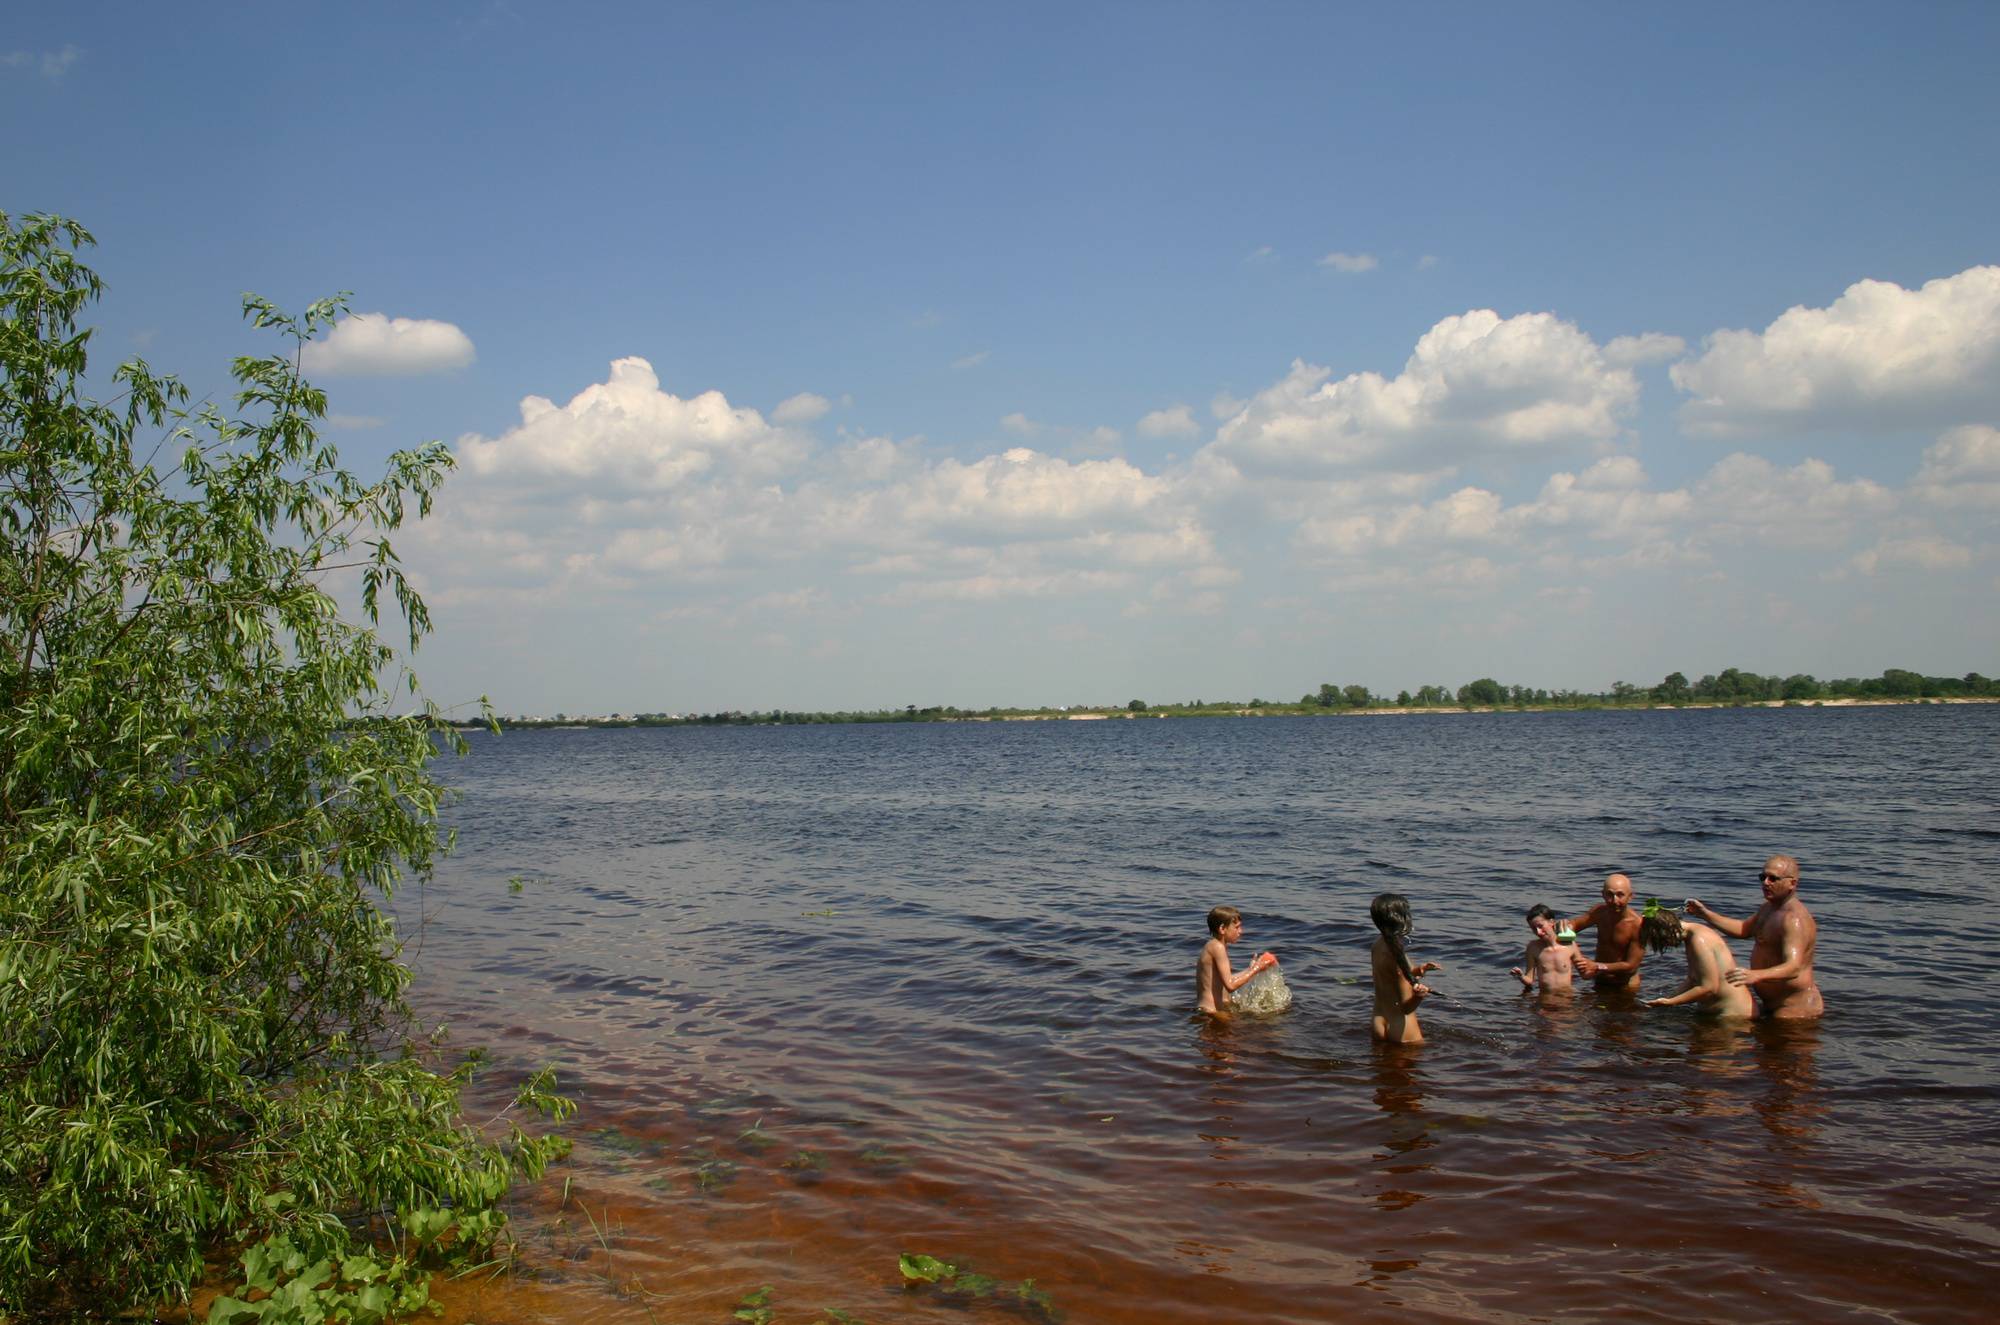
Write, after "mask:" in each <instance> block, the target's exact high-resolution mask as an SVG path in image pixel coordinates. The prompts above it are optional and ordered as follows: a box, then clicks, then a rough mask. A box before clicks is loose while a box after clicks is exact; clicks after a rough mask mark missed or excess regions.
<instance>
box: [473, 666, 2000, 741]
mask: <svg viewBox="0 0 2000 1325" xmlns="http://www.w3.org/2000/svg"><path fill="white" fill-rule="evenodd" d="M1996 697H2000V682H1996V681H1994V680H1991V679H1989V678H1987V677H1986V676H1983V675H1981V674H1980V673H1978V672H1967V673H1966V674H1965V675H1964V676H1925V675H1923V674H1921V673H1919V672H1913V671H1909V670H1906V669H1904V668H1900V667H1891V668H1889V669H1887V670H1886V671H1884V672H1883V673H1882V675H1880V676H1869V677H1843V678H1840V679H1837V680H1828V681H1822V680H1819V679H1818V678H1816V677H1813V676H1810V675H1807V674H1806V673H1803V672H1796V673H1793V674H1792V675H1790V676H1777V675H1771V676H1763V675H1760V674H1758V673H1756V672H1746V671H1743V670H1742V669H1740V668H1736V667H1725V668H1724V669H1723V670H1722V671H1720V672H1717V673H1711V674H1709V675H1706V676H1703V677H1701V678H1700V679H1699V680H1696V681H1689V680H1688V679H1687V677H1686V675H1685V674H1683V673H1681V672H1669V673H1667V675H1666V676H1665V677H1663V678H1662V679H1661V680H1660V682H1659V683H1658V684H1657V685H1652V686H1638V685H1633V684H1631V683H1630V682H1626V681H1614V682H1612V684H1611V688H1610V689H1608V690H1600V691H1589V690H1562V689H1557V690H1549V689H1544V688H1537V687H1529V686H1522V685H1503V684H1501V683H1500V682H1499V681H1496V680H1494V679H1493V678H1492V677H1488V676H1482V677H1480V678H1479V679H1478V680H1476V681H1468V682H1467V683H1465V684H1464V685H1461V686H1458V687H1457V688H1455V689H1454V688H1452V687H1449V686H1443V685H1423V686H1418V687H1417V688H1416V689H1415V690H1401V691H1398V692H1397V693H1396V695H1395V697H1394V698H1390V697H1389V696H1387V695H1377V694H1375V693H1373V692H1372V691H1370V690H1369V689H1368V687H1367V686H1364V685H1345V686H1338V685H1334V684H1333V683H1332V682H1325V683H1323V684H1322V685H1321V686H1320V687H1319V689H1318V690H1317V691H1311V692H1308V693H1306V694H1304V695H1301V696H1300V697H1299V699H1298V701H1297V702H1296V703H1286V702H1284V701H1282V700H1267V699H1263V698H1252V699H1249V700H1247V701H1246V700H1235V699H1222V700H1204V699H1190V700H1185V701H1182V702H1179V703H1167V704H1152V703H1148V702H1147V701H1145V700H1143V699H1133V700H1130V701H1128V702H1127V703H1125V704H1122V705H1110V706H1106V705H1096V704H1069V705H1061V706H1055V705H1050V706H1045V707H1041V708H1005V707H998V706H995V707H989V708H983V709H978V708H960V707H958V706H956V705H952V704H932V705H928V706H918V705H916V704H907V705H905V706H904V707H902V708H885V709H844V710H830V711H818V710H816V711H805V710H795V709H776V708H774V709H761V710H760V709H721V710H717V711H716V712H713V713H664V712H660V713H633V714H623V713H618V714H612V715H610V716H609V717H586V716H575V717H572V716H570V715H568V714H566V713H558V714H556V715H555V716H554V717H552V718H515V717H508V718H502V719H500V724H501V725H502V726H508V727H550V726H586V727H714V726H751V725H755V726H772V725H798V724H821V723H876V722H954V721H964V720H967V719H978V718H989V719H990V718H1007V717H1028V716H1034V715H1041V714H1053V713H1108V712H1114V711H1123V712H1126V713H1151V714H1158V715H1161V716H1167V715H1174V716H1197V715H1202V714H1216V715H1220V714H1233V713H1241V712H1244V711H1251V712H1258V713H1273V714H1277V713H1320V712H1334V711H1349V712H1351V711H1355V710H1363V709H1383V708H1416V709H1425V708H1435V709H1448V708H1459V709H1471V708H1521V709H1526V708H1564V709H1596V708H1651V707H1655V706H1659V705H1668V706H1673V705H1682V704H1724V705H1730V704H1764V703H1779V702H1781V703H1788V704H1811V703H1823V702H1825V701H1826V700H1829V699H1888V700H1925V699H1986V698H1996Z"/></svg>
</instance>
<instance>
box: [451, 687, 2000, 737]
mask: <svg viewBox="0 0 2000 1325" xmlns="http://www.w3.org/2000/svg"><path fill="white" fill-rule="evenodd" d="M1931 704H2000V695H1938V696H1932V697H1929V698H1905V697H1900V696H1895V697H1891V696H1867V697H1853V696H1841V697H1839V698H1833V699H1753V700H1741V701H1731V702H1728V703H1724V702H1721V701H1716V700H1698V701H1689V702H1688V703H1685V704H1669V703H1655V702H1650V701H1649V702H1645V703H1632V704H1546V703H1545V704H1470V705H1468V704H1432V705H1398V704H1385V705H1380V706H1375V705H1370V706H1366V707H1361V708H1338V709H1327V708H1316V707H1308V706H1305V705H1299V704H1271V705H1265V706H1263V707H1260V708H1248V707H1244V706H1241V705H1217V706H1214V707H1202V708H1190V707H1172V708H1151V707H1149V708H1146V709H1143V710H1137V711H1135V710H1131V709H1121V708H1102V709H1095V708H1088V709H1026V710H1017V711H1011V712H988V713H964V712H957V713H949V714H943V713H932V712H925V713H918V714H914V715H906V714H905V713H903V712H900V711H896V710H883V711H881V712H879V713H854V714H846V713H805V712H800V713H791V712H785V711H780V712H773V713H744V714H727V715H712V716H690V717H667V718H654V717H646V718H632V717H624V716H622V715H611V716H606V717H601V718H574V717H565V718H561V719H536V718H500V719H497V720H496V721H497V723H498V725H499V726H500V727H501V728H502V729H503V730H505V729H510V728H512V729H518V730H522V731H597V730H622V729H625V728H630V727H818V726H844V727H845V726H869V725H874V724H883V723H927V722H1111V721H1134V720H1143V719H1159V718H1400V717H1413V716H1421V715H1424V714H1439V715H1445V714H1477V713H1523V714H1526V713H1643V712H1652V711H1657V710H1661V709H1749V708H1766V709H1784V708H1788V709H1833V708H1888V707H1900V706H1905V705H1931ZM443 725H447V726H451V727H455V728H457V729H458V730H460V731H482V730H485V729H486V728H487V726H488V724H486V723H484V722H466V721H456V722H450V723H446V724H443Z"/></svg>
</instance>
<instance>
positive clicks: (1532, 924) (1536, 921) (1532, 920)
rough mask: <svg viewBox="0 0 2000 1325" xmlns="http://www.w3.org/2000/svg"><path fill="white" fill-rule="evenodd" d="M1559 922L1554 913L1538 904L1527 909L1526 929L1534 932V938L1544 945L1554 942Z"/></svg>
mask: <svg viewBox="0 0 2000 1325" xmlns="http://www.w3.org/2000/svg"><path fill="white" fill-rule="evenodd" d="M1559 924H1560V922H1558V921H1557V919H1556V913H1555V912H1553V911H1551V910H1549V908H1548V907H1546V906H1544V905H1543V904H1542V903H1540V902H1536V903H1535V904H1534V905H1533V906H1531V907H1529V908H1528V928H1529V929H1532V930H1534V931H1535V937H1536V938H1538V939H1540V940H1541V941H1542V942H1544V943H1554V942H1555V941H1556V930H1557V928H1558V927H1559Z"/></svg>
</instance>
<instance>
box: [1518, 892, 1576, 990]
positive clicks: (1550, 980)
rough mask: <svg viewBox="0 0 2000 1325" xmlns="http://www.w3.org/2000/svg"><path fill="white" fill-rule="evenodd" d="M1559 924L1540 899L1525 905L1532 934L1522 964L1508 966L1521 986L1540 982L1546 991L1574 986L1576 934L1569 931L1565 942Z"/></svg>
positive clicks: (1559, 921) (1530, 987) (1527, 986)
mask: <svg viewBox="0 0 2000 1325" xmlns="http://www.w3.org/2000/svg"><path fill="white" fill-rule="evenodd" d="M1561 925H1562V921H1561V920H1559V919H1557V918H1556V913H1555V912H1554V911H1551V910H1550V909H1549V908H1548V907H1546V906H1543V905H1542V904H1541V903H1539V902H1537V903H1536V904H1535V905H1533V906H1531V907H1529V908H1528V928H1529V929H1531V930H1533V931H1534V933H1535V937H1534V938H1532V939H1530V940H1529V941H1528V951H1527V953H1526V954H1525V955H1524V956H1523V957H1522V958H1521V965H1520V966H1513V967H1509V968H1508V973H1509V974H1511V975H1512V976H1513V977H1514V978H1515V979H1516V980H1519V981H1520V982H1521V987H1522V988H1524V989H1533V988H1534V987H1535V986H1536V985H1540V986H1541V987H1542V992H1543V993H1545V994H1546V993H1548V992H1550V991H1551V990H1556V991H1560V992H1562V993H1565V994H1567V993H1569V992H1570V991H1571V990H1572V989H1574V988H1575V987H1576V985H1575V983H1574V981H1573V979H1572V977H1573V976H1574V975H1575V973H1576V958H1577V951H1576V935H1575V934H1571V935H1570V940H1569V942H1567V943H1564V942H1563V941H1562V934H1561V930H1560V926H1561Z"/></svg>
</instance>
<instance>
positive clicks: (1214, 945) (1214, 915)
mask: <svg viewBox="0 0 2000 1325" xmlns="http://www.w3.org/2000/svg"><path fill="white" fill-rule="evenodd" d="M1208 933H1209V940H1208V942H1207V943H1205V944H1203V945H1202V949H1201V956H1200V957H1198V958H1197V959H1196V960H1195V964H1194V998H1195V1007H1197V1008H1198V1009H1200V1010H1201V1011H1203V1012H1225V1011H1227V1010H1228V1008H1229V996H1230V995H1231V994H1233V993H1235V992H1236V991H1237V990H1239V989H1241V988H1242V987H1243V986H1244V985H1247V984H1249V983H1250V980H1251V977H1253V976H1255V975H1256V974H1257V972H1259V971H1261V970H1263V969H1264V968H1265V967H1266V966H1276V965H1277V964H1278V959H1277V958H1276V957H1273V956H1272V955H1271V954H1270V953H1268V952H1260V953H1258V954H1257V960H1255V961H1253V962H1251V963H1250V969H1248V970H1246V971H1245V972H1243V974H1241V975H1233V974H1231V973H1230V970H1229V945H1230V944H1232V943H1234V942H1236V941H1237V940H1238V939H1240V938H1242V937H1243V913H1242V912H1241V911H1238V910H1237V909H1236V908H1235V907H1233V906H1218V907H1216V908H1215V909H1214V910H1213V911H1210V912H1209V913H1208Z"/></svg>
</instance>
